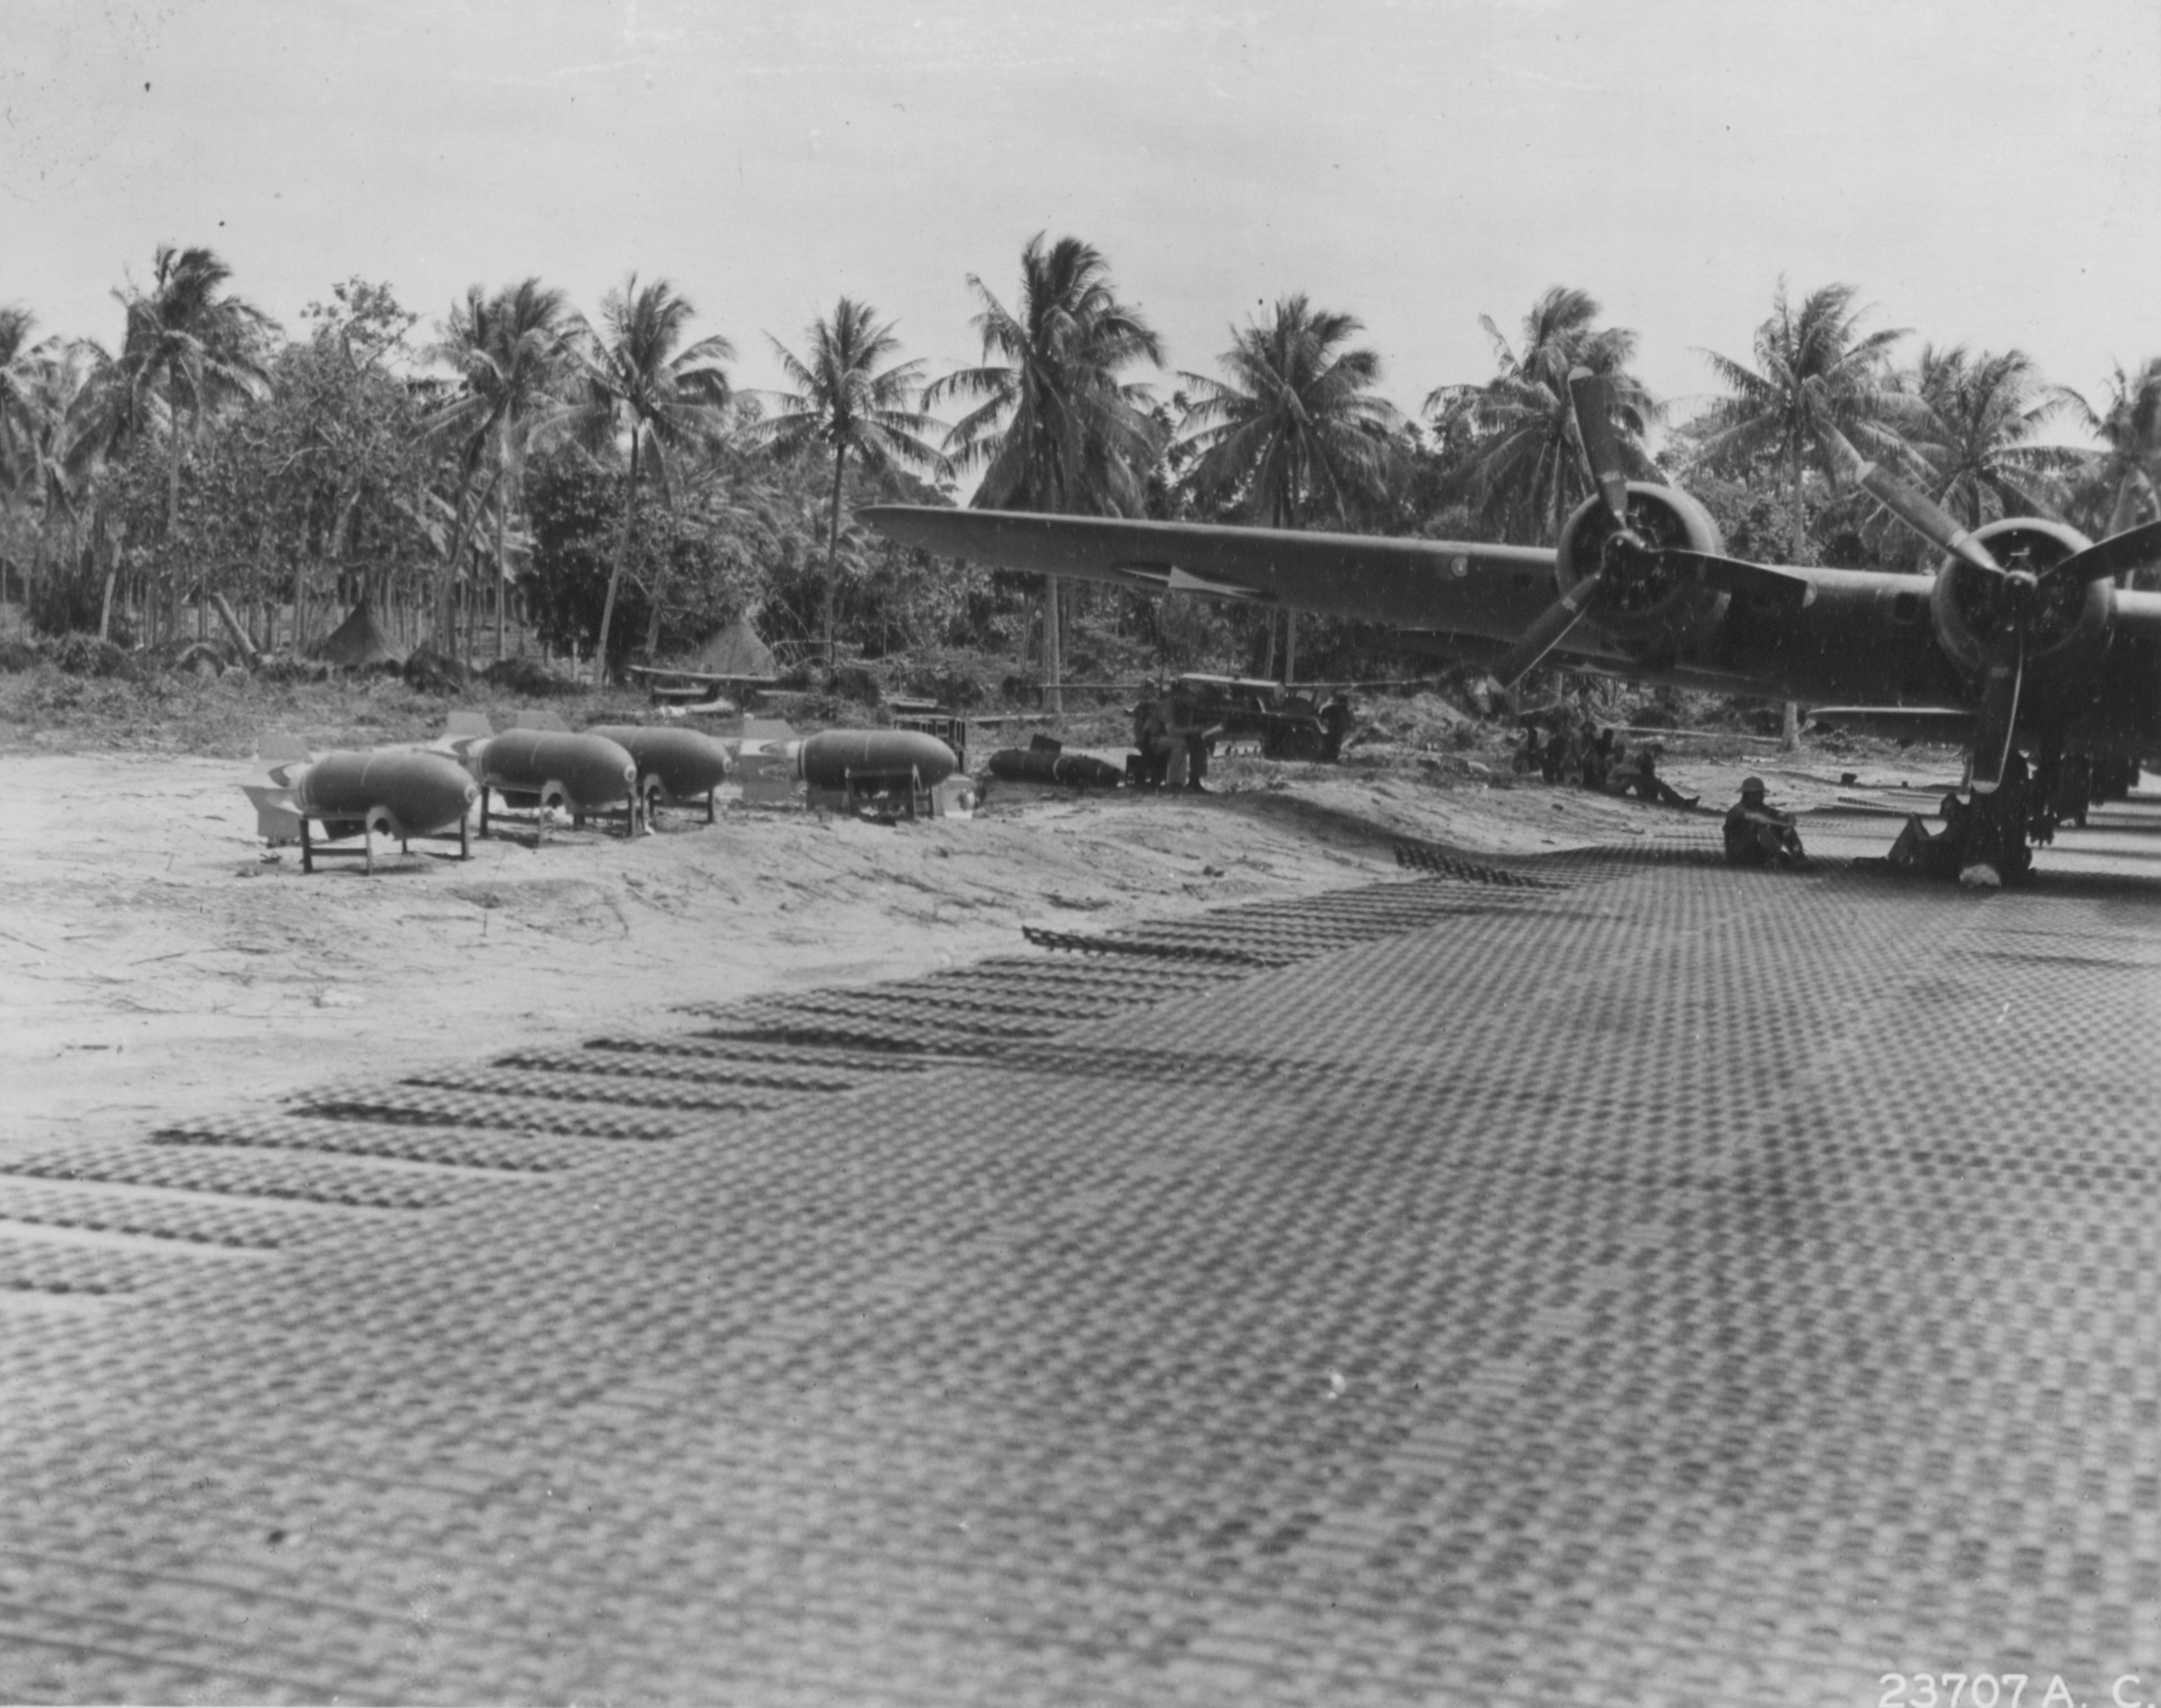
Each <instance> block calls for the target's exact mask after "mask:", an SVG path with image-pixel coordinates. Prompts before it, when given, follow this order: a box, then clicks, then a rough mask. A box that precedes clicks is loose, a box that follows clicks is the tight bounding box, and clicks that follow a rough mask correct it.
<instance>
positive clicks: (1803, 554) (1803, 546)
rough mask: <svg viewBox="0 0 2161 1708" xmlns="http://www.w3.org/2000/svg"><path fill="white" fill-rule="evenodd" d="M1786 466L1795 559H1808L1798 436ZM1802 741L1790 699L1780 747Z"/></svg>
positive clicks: (1781, 716)
mask: <svg viewBox="0 0 2161 1708" xmlns="http://www.w3.org/2000/svg"><path fill="white" fill-rule="evenodd" d="M1787 459H1788V461H1787V468H1788V472H1789V476H1790V478H1791V479H1792V482H1793V495H1794V539H1793V545H1792V547H1791V549H1792V552H1793V555H1794V562H1795V563H1797V564H1801V563H1806V562H1807V561H1808V560H1809V558H1810V556H1811V555H1813V554H1811V553H1810V551H1809V550H1808V546H1807V532H1806V522H1805V518H1804V517H1803V515H1802V513H1801V441H1800V440H1799V439H1796V440H1794V442H1793V444H1792V445H1789V447H1788V448H1787ZM1800 745H1801V708H1800V707H1799V706H1798V705H1797V704H1795V703H1794V701H1793V700H1788V701H1786V703H1785V704H1784V705H1783V706H1782V707H1780V708H1779V712H1778V749H1779V751H1780V752H1785V753H1791V752H1795V751H1797V750H1798V749H1799V747H1800Z"/></svg>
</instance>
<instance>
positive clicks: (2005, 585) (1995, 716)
mask: <svg viewBox="0 0 2161 1708" xmlns="http://www.w3.org/2000/svg"><path fill="white" fill-rule="evenodd" d="M1824 442H1825V445H1826V446H1827V447H1828V448H1829V450H1830V452H1831V455H1832V458H1833V460H1834V461H1836V462H1837V463H1839V464H1840V465H1841V471H1842V472H1844V474H1845V475H1846V477H1847V478H1848V479H1849V480H1851V482H1853V483H1854V484H1855V485H1856V486H1858V487H1861V488H1862V490H1863V491H1864V492H1867V494H1868V495H1869V496H1870V497H1872V498H1874V499H1875V500H1876V501H1877V503H1880V504H1882V506H1883V508H1885V509H1887V510H1888V511H1889V512H1890V513H1892V514H1893V516H1896V517H1897V518H1898V519H1899V520H1900V521H1901V522H1903V523H1905V524H1906V525H1907V526H1908V528H1910V529H1913V530H1914V533H1916V534H1919V535H1920V536H1921V538H1922V539H1925V540H1927V541H1928V542H1929V544H1931V545H1933V546H1935V547H1936V548H1937V549H1939V550H1941V551H1944V552H1947V553H1949V554H1950V555H1952V556H1953V557H1955V558H1956V559H1957V560H1959V561H1960V562H1961V563H1963V564H1966V565H1970V566H1971V568H1973V569H1976V570H1980V571H1981V573H1982V574H1983V575H1991V576H1993V577H1994V578H1995V579H1996V581H1997V586H1998V588H1999V590H2000V597H2001V599H2002V605H2003V607H2004V608H2005V614H2006V616H2007V618H2008V620H2007V622H2004V624H2003V625H2002V633H2001V636H2000V638H1998V640H1997V644H1996V646H1995V648H1993V650H1992V654H1991V656H1990V657H1989V658H1988V659H1987V664H1985V666H1984V667H1983V669H1982V674H1981V724H1980V727H1979V729H1978V730H1977V731H1976V733H1975V736H1974V743H1973V792H1974V793H1975V794H1994V793H1995V792H1996V790H1997V787H1998V786H1999V785H2000V784H2002V781H2003V770H2004V767H2005V766H2006V765H2007V763H2009V761H2010V757H2011V740H2012V736H2013V732H2014V730H2015V727H2016V726H2017V723H2018V692H2019V689H2020V687H2021V686H2022V685H2023V682H2024V680H2025V675H2026V652H2027V631H2028V627H2029V625H2030V624H2031V622H2032V621H2033V616H2034V614H2035V613H2036V612H2039V611H2040V610H2042V609H2044V607H2046V605H2047V603H2048V602H2049V583H2050V582H2052V581H2054V582H2055V583H2057V585H2059V586H2061V585H2063V584H2065V583H2072V584H2075V585H2076V586H2080V587H2085V586H2091V585H2092V584H2093V583H2094V582H2096V581H2106V580H2108V579H2110V578H2111V577H2112V576H2116V575H2122V574H2123V573H2124V572H2125V571H2126V570H2135V569H2138V568H2139V567H2141V566H2142V565H2145V564H2148V563H2151V562H2153V560H2154V559H2155V558H2157V557H2161V521H2153V522H2148V523H2142V524H2141V525H2140V526H2138V527H2137V528H2131V529H2125V530H2124V531H2123V532H2122V533H2121V534H2111V535H2110V536H2109V537H2108V538H2107V539H2104V540H2101V542H2099V543H2098V544H2094V545H2090V546H2088V547H2086V549H2085V550H2083V551H2079V552H2074V553H2073V554H2072V555H2070V556H2069V557H2067V558H2065V560H2063V561H2062V562H2060V563H2058V564H2054V565H2051V566H2050V567H2049V568H2048V569H2045V570H2041V571H2040V572H2039V574H2036V573H2035V572H2034V571H2033V570H2027V569H2021V568H2016V567H2013V568H2006V567H2005V566H2004V565H2002V564H1999V563H1998V562H1997V560H1996V559H1995V558H1994V556H1992V555H1991V554H1990V552H1989V549H1988V548H1987V546H1986V545H1984V544H1981V541H1980V540H1978V539H1975V538H1974V537H1973V535H1972V534H1971V533H1969V532H1968V531H1967V530H1966V529H1965V528H1963V527H1961V525H1960V523H1958V521H1957V520H1956V518H1954V517H1952V516H1951V515H1950V513H1948V512H1946V511H1945V509H1944V508H1943V507H1942V506H1941V505H1940V504H1938V503H1935V501H1934V500H1933V499H1931V498H1929V497H1927V496H1926V495H1925V494H1924V493H1921V492H1916V491H1915V490H1914V488H1913V487H1909V486H1908V485H1907V484H1906V483H1905V482H1903V481H1901V480H1900V479H1899V478H1898V476H1896V475H1894V474H1893V473H1892V472H1891V471H1889V470H1888V469H1886V468H1885V467H1883V466H1882V465H1881V464H1880V463H1874V462H1871V461H1868V460H1867V458H1865V457H1863V456H1862V454H1861V453H1860V452H1859V451H1858V450H1855V449H1854V447H1853V443H1852V441H1851V440H1849V439H1847V438H1846V435H1844V434H1843V433H1841V432H1840V431H1839V430H1838V429H1837V428H1836V427H1826V428H1825V430H1824Z"/></svg>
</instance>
